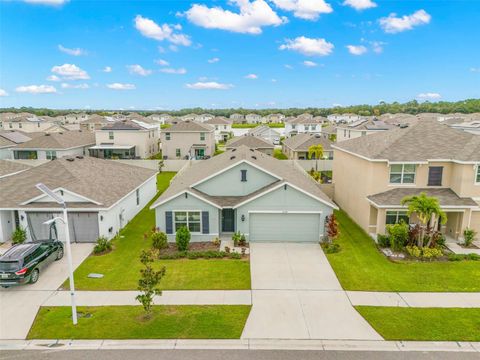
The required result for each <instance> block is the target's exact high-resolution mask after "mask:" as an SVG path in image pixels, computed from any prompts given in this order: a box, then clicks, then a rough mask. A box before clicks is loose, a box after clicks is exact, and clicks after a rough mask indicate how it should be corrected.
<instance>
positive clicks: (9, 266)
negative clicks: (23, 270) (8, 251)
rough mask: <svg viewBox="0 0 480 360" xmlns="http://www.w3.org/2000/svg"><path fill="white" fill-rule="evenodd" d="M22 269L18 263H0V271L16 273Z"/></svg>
mask: <svg viewBox="0 0 480 360" xmlns="http://www.w3.org/2000/svg"><path fill="white" fill-rule="evenodd" d="M19 268H20V264H19V262H18V261H0V271H15V270H18V269H19Z"/></svg>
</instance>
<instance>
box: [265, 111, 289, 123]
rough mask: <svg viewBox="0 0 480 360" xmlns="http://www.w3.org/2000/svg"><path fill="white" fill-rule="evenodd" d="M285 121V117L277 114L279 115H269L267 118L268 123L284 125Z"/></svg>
mask: <svg viewBox="0 0 480 360" xmlns="http://www.w3.org/2000/svg"><path fill="white" fill-rule="evenodd" d="M284 119H285V115H283V114H280V113H277V114H268V115H267V116H265V121H266V122H268V123H283V120H284Z"/></svg>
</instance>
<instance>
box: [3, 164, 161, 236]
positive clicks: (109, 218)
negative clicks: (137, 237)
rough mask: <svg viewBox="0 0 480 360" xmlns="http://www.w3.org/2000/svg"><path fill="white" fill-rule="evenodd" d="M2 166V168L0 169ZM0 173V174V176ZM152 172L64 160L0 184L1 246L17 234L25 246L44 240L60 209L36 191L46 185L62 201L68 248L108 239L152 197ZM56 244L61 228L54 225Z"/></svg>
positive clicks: (120, 165)
mask: <svg viewBox="0 0 480 360" xmlns="http://www.w3.org/2000/svg"><path fill="white" fill-rule="evenodd" d="M2 166H4V165H2V164H1V163H0V167H2ZM0 172H1V171H0ZM156 173H157V172H156V171H155V170H151V169H145V168H142V167H139V166H133V165H126V164H122V163H120V162H117V161H111V160H102V159H97V158H93V157H85V158H84V157H82V156H76V157H64V158H59V159H56V160H52V161H49V162H47V163H45V164H43V165H39V166H37V167H33V168H31V169H27V170H25V171H22V172H20V173H17V174H11V175H10V176H6V177H3V178H0V189H1V191H0V242H5V241H9V240H10V238H11V235H12V233H13V231H14V230H15V228H17V227H22V228H24V229H26V230H27V238H28V240H35V239H47V238H48V236H49V227H48V226H47V225H45V224H44V223H45V221H47V220H49V219H52V218H54V217H57V216H61V212H62V207H61V205H58V204H57V203H55V202H53V201H52V200H51V199H50V198H48V197H47V196H46V195H44V194H43V193H42V192H40V191H39V190H38V189H37V188H36V186H35V185H36V184H38V183H44V184H45V185H46V186H48V187H49V188H50V189H52V191H54V192H55V193H56V194H58V195H60V196H62V197H63V199H65V201H66V204H67V209H68V218H69V230H70V238H71V241H72V242H94V241H96V240H97V238H98V237H99V236H105V237H107V238H108V239H111V238H112V237H114V236H115V234H117V233H118V231H119V230H120V229H121V228H123V227H124V226H125V225H126V224H127V223H128V222H129V221H130V220H131V219H132V218H133V217H134V216H135V215H136V214H137V213H138V212H139V211H140V210H141V209H142V208H143V207H145V205H146V204H147V203H148V202H149V201H150V200H151V199H152V198H153V197H154V196H155V194H156V192H157V188H156ZM57 231H58V238H59V239H60V240H63V239H64V234H65V232H64V227H63V225H62V224H61V223H59V222H58V224H57Z"/></svg>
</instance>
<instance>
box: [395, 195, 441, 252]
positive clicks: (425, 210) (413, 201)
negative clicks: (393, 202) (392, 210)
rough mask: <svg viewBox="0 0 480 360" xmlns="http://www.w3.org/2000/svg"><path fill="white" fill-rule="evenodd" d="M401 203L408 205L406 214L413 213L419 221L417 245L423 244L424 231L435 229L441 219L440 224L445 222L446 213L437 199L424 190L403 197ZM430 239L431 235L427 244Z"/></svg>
mask: <svg viewBox="0 0 480 360" xmlns="http://www.w3.org/2000/svg"><path fill="white" fill-rule="evenodd" d="M401 204H402V205H407V206H408V210H407V214H408V216H411V215H412V214H415V215H417V217H418V219H419V220H420V222H421V227H420V228H421V229H420V232H419V234H418V239H417V244H418V246H419V247H422V246H423V239H424V237H425V231H427V232H428V231H430V229H436V228H437V226H438V222H439V221H441V223H442V224H445V223H446V222H447V215H446V214H445V212H444V211H443V210H442V209H441V208H440V203H439V202H438V199H437V198H436V197H433V196H427V194H425V193H424V192H422V193H420V195H412V196H406V197H404V198H403V199H402V201H401ZM431 241H432V237H430V240H429V242H428V244H427V246H430V244H431Z"/></svg>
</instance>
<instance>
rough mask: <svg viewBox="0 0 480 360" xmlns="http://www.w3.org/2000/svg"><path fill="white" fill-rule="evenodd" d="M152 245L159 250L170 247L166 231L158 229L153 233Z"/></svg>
mask: <svg viewBox="0 0 480 360" xmlns="http://www.w3.org/2000/svg"><path fill="white" fill-rule="evenodd" d="M152 247H153V248H154V249H157V250H162V249H165V248H167V247H168V239H167V235H166V234H165V233H164V232H161V231H158V232H154V233H153V234H152Z"/></svg>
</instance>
